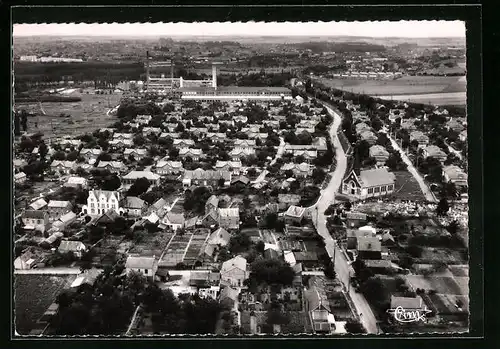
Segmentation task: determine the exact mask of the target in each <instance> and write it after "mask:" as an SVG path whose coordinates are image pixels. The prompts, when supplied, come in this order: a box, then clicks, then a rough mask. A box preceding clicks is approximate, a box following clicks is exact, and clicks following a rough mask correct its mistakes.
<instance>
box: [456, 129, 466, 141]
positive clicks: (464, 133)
mask: <svg viewBox="0 0 500 349" xmlns="http://www.w3.org/2000/svg"><path fill="white" fill-rule="evenodd" d="M458 139H460V140H461V141H462V142H466V141H467V130H463V131H462V132H460V134H459V135H458Z"/></svg>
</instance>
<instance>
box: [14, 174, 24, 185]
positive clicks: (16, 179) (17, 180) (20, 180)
mask: <svg viewBox="0 0 500 349" xmlns="http://www.w3.org/2000/svg"><path fill="white" fill-rule="evenodd" d="M14 182H15V183H16V184H23V183H24V182H26V173H24V172H19V173H16V174H15V175H14Z"/></svg>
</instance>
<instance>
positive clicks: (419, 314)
mask: <svg viewBox="0 0 500 349" xmlns="http://www.w3.org/2000/svg"><path fill="white" fill-rule="evenodd" d="M387 312H388V313H389V314H392V316H394V319H395V320H396V321H397V322H401V323H409V322H417V321H425V319H426V315H427V314H429V313H432V311H430V310H429V309H427V308H424V309H412V310H405V309H404V308H403V307H401V306H399V307H397V308H396V309H388V310H387Z"/></svg>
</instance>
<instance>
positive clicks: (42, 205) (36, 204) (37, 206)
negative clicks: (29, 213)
mask: <svg viewBox="0 0 500 349" xmlns="http://www.w3.org/2000/svg"><path fill="white" fill-rule="evenodd" d="M28 208H29V209H31V210H35V211H36V210H42V209H46V208H47V201H45V200H44V199H42V198H40V199H37V200H35V201H33V202H32V203H31V204H29V206H28Z"/></svg>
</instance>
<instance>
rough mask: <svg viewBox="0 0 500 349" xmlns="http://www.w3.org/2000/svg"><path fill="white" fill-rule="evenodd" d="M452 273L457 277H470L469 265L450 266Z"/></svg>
mask: <svg viewBox="0 0 500 349" xmlns="http://www.w3.org/2000/svg"><path fill="white" fill-rule="evenodd" d="M448 269H450V272H451V273H452V274H453V275H454V276H456V277H468V276H469V266H468V265H450V266H448Z"/></svg>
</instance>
